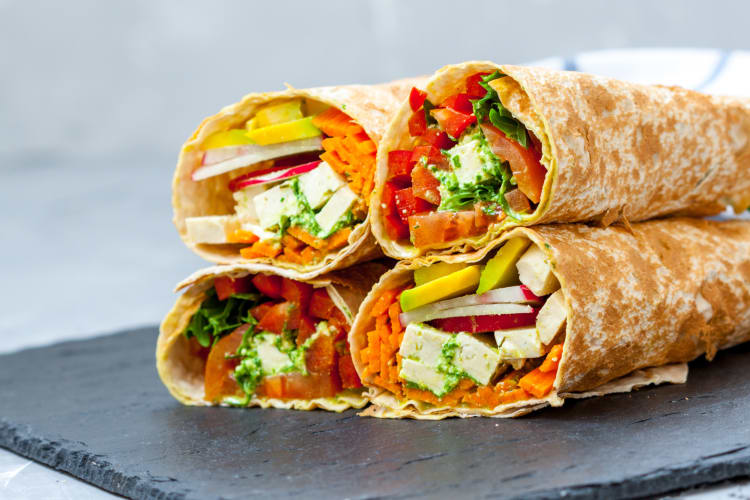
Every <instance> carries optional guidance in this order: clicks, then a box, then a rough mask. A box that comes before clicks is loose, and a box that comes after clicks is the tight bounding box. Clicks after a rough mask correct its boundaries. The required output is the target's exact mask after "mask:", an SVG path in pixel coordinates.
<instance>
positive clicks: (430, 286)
mask: <svg viewBox="0 0 750 500" xmlns="http://www.w3.org/2000/svg"><path fill="white" fill-rule="evenodd" d="M479 275H480V271H479V266H478V265H474V266H467V267H466V268H464V269H461V270H460V271H456V272H454V273H451V274H448V275H446V276H443V277H440V278H437V279H434V280H432V281H429V282H427V283H425V284H423V285H420V286H417V287H414V288H410V289H409V290H404V291H403V292H402V293H401V310H402V311H411V310H412V309H416V308H417V307H420V306H423V305H425V304H429V303H431V302H436V301H438V300H442V299H448V298H451V297H457V296H459V295H463V294H465V293H468V292H470V291H472V290H474V288H475V287H476V286H477V284H478V283H479Z"/></svg>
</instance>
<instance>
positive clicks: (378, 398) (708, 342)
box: [349, 218, 750, 418]
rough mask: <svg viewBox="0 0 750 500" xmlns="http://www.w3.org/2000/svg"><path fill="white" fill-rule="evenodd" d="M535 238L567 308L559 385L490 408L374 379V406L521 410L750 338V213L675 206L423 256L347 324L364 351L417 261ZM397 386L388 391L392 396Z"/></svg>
mask: <svg viewBox="0 0 750 500" xmlns="http://www.w3.org/2000/svg"><path fill="white" fill-rule="evenodd" d="M518 236H523V237H526V238H528V239H530V240H531V241H532V242H533V243H534V244H536V245H537V246H539V248H540V249H541V250H542V251H543V252H544V253H545V254H546V255H547V257H548V258H549V259H550V262H551V264H552V267H553V271H554V273H555V275H556V276H557V278H558V280H559V281H560V286H561V289H562V290H563V293H564V295H565V302H566V306H567V310H568V317H567V326H566V336H565V343H564V345H563V355H562V359H561V361H560V365H559V369H558V372H557V377H556V379H555V383H554V389H553V391H552V393H551V394H550V395H549V396H548V397H546V398H544V399H541V400H537V399H533V400H527V401H522V402H518V403H513V404H511V405H501V406H499V407H497V408H494V409H492V410H479V409H470V408H437V407H434V406H431V405H426V404H425V403H419V402H410V401H397V400H396V398H394V397H393V395H392V394H390V393H384V391H383V390H382V389H380V388H378V387H375V386H374V385H373V384H372V380H367V379H363V383H364V384H366V385H368V386H369V387H370V388H371V391H370V396H371V398H372V400H373V402H374V403H376V404H377V405H379V406H383V407H385V409H383V410H379V409H370V410H368V412H369V413H368V414H372V415H375V416H404V417H414V418H443V417H447V416H478V415H485V416H516V415H519V414H523V413H525V412H528V411H531V410H533V409H537V408H539V407H541V406H545V405H552V406H559V405H561V404H562V403H563V402H564V400H565V398H568V397H587V396H589V395H601V394H606V393H609V392H621V391H623V390H630V389H632V387H635V386H642V385H647V384H649V383H661V382H680V381H684V379H685V376H686V374H687V371H686V368H681V367H680V364H681V363H685V362H687V361H690V360H693V359H695V358H696V357H698V356H700V355H702V354H705V355H706V357H707V358H708V359H712V358H713V356H714V355H715V354H716V352H717V350H719V349H725V348H727V347H731V346H734V345H737V344H739V343H741V342H745V341H747V340H750V221H725V222H718V221H708V220H700V219H689V218H672V219H664V220H654V221H647V222H641V223H636V224H632V225H630V226H627V227H625V226H621V225H619V224H618V225H614V226H609V227H606V228H603V227H590V226H584V225H578V224H560V225H546V226H538V227H534V228H515V229H513V230H511V231H509V232H506V233H505V234H503V235H502V236H501V237H500V238H498V239H497V240H496V241H494V242H493V243H492V244H491V245H488V246H486V247H484V248H482V249H481V250H479V251H476V252H473V253H467V254H461V255H449V256H423V257H419V258H417V259H415V260H413V261H404V262H401V263H399V265H398V266H396V268H395V269H394V270H392V271H390V272H388V273H386V274H384V275H383V276H382V277H381V279H380V281H379V282H378V284H377V285H375V287H373V289H372V291H371V292H370V294H369V295H368V296H367V298H366V299H365V301H364V302H363V303H362V307H361V308H360V312H359V314H358V316H357V318H356V319H355V322H354V326H353V328H352V330H351V332H350V334H349V342H350V345H351V348H352V356H353V359H354V363H355V367H356V368H357V371H358V373H360V374H361V373H363V370H362V368H363V367H362V364H361V362H360V359H359V352H360V351H361V350H362V349H363V348H364V347H366V342H367V332H368V331H370V330H372V329H373V325H374V318H372V315H371V313H370V311H371V310H372V307H373V305H374V303H375V301H376V300H377V298H378V297H379V296H380V295H381V294H382V292H383V291H385V290H388V289H392V288H396V287H399V286H401V285H404V284H406V283H409V282H411V279H412V270H413V269H416V268H419V267H422V266H426V265H429V264H431V263H433V262H436V261H445V262H467V263H470V262H478V261H481V260H482V259H483V258H484V257H485V256H487V255H488V254H489V252H491V251H492V250H493V249H495V248H496V247H497V246H499V245H500V244H502V242H504V241H505V240H507V239H509V238H514V237H518ZM389 398H390V399H389Z"/></svg>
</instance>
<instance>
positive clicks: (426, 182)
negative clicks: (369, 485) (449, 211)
mask: <svg viewBox="0 0 750 500" xmlns="http://www.w3.org/2000/svg"><path fill="white" fill-rule="evenodd" d="M411 186H412V189H413V190H414V196H416V197H417V198H421V199H423V200H425V201H427V202H429V203H432V204H433V205H440V190H439V189H438V188H439V187H440V181H439V180H438V179H437V178H436V177H435V176H434V175H432V172H430V171H429V170H428V169H427V168H426V167H424V166H422V165H417V166H416V167H414V170H412V171H411Z"/></svg>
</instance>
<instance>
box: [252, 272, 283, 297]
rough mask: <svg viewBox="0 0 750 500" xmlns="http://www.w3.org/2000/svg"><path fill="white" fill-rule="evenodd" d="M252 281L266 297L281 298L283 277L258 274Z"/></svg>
mask: <svg viewBox="0 0 750 500" xmlns="http://www.w3.org/2000/svg"><path fill="white" fill-rule="evenodd" d="M252 281H253V285H255V288H257V289H258V291H259V292H260V293H262V294H263V295H265V296H266V297H270V298H272V299H280V298H281V276H272V275H269V274H256V275H255V276H254V277H253V280H252Z"/></svg>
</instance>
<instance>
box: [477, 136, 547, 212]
mask: <svg viewBox="0 0 750 500" xmlns="http://www.w3.org/2000/svg"><path fill="white" fill-rule="evenodd" d="M481 127H482V132H484V136H485V137H486V138H487V142H488V143H489V145H490V149H492V152H493V153H495V155H496V156H497V157H498V158H500V159H501V160H504V161H507V162H508V163H509V164H510V169H511V171H512V172H513V175H514V176H515V178H516V182H517V183H518V189H520V190H521V192H522V193H523V194H525V195H526V196H527V197H528V198H529V199H530V200H531V201H532V202H534V203H539V200H541V198H542V187H543V186H544V177H545V176H546V175H547V169H545V168H544V166H543V165H542V164H541V163H540V162H539V159H538V158H537V157H536V154H535V152H534V150H533V148H525V147H523V146H521V145H520V144H519V143H517V142H516V141H512V140H510V139H508V138H507V137H506V136H505V134H504V133H503V132H502V131H500V130H498V129H497V128H495V127H493V126H492V125H490V124H488V123H483V124H482V125H481Z"/></svg>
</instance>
